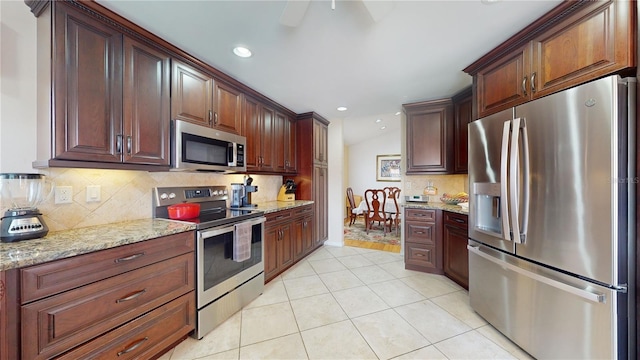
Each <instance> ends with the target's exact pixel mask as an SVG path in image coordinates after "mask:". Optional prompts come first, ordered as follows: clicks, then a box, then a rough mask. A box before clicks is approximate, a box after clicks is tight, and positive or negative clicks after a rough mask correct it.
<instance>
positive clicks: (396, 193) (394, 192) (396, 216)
mask: <svg viewBox="0 0 640 360" xmlns="http://www.w3.org/2000/svg"><path fill="white" fill-rule="evenodd" d="M382 190H383V191H384V193H385V196H386V198H387V201H392V202H393V204H394V205H395V208H396V211H395V213H393V214H390V215H391V216H390V217H391V218H392V224H393V225H395V227H396V235H398V234H399V231H400V216H401V212H400V205H399V203H400V188H399V187H394V186H387V187H385V188H384V189H382Z"/></svg>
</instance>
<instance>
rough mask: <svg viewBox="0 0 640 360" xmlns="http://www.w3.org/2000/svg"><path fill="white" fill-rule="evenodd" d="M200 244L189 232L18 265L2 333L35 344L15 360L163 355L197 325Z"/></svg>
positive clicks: (27, 345) (13, 273)
mask: <svg viewBox="0 0 640 360" xmlns="http://www.w3.org/2000/svg"><path fill="white" fill-rule="evenodd" d="M194 247H195V242H194V234H193V232H185V233H180V234H175V235H169V236H164V237H160V238H157V239H151V240H147V241H142V242H139V243H134V244H130V245H124V246H120V247H116V248H111V249H107V250H101V251H96V252H93V253H89V254H84V255H79V256H74V257H70V258H65V259H62V260H56V261H51V262H48V263H43V264H38V265H34V266H30V267H25V268H20V269H15V270H11V271H10V274H11V275H10V278H11V279H9V280H11V281H13V282H15V283H17V284H19V288H21V290H20V294H18V292H17V291H11V292H9V293H8V294H7V296H9V297H11V298H15V299H16V300H15V301H6V302H3V303H4V304H9V305H10V306H11V307H12V309H8V312H11V313H14V312H15V313H18V314H20V315H19V318H18V319H13V320H12V321H11V322H10V323H3V324H1V325H2V328H3V329H2V331H6V332H7V333H9V332H12V333H13V332H15V333H17V334H20V338H22V339H23V340H25V339H31V341H21V342H20V346H19V354H18V353H17V349H16V350H14V351H16V352H15V353H10V356H9V357H8V358H22V359H49V358H53V357H61V358H64V359H79V358H92V359H93V358H99V359H102V358H107V357H109V358H115V357H117V358H119V359H132V358H153V357H157V356H159V355H161V354H162V353H163V352H164V351H166V350H167V349H168V348H170V347H171V346H174V345H175V344H176V343H177V342H179V341H181V340H182V339H184V338H186V337H187V336H188V334H189V333H190V332H191V331H192V330H193V329H194V328H195V293H194V289H195V279H194V268H195V265H194V261H195V256H194ZM0 298H1V296H0ZM6 300H8V299H6ZM3 310H4V309H3ZM11 341H13V340H10V341H9V343H11ZM2 345H3V346H4V345H7V344H6V343H5V341H4V340H3V342H2ZM9 345H10V344H9ZM5 350H6V349H5ZM0 353H2V354H3V355H5V354H6V352H5V351H1V352H0Z"/></svg>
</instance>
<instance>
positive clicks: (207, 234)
mask: <svg viewBox="0 0 640 360" xmlns="http://www.w3.org/2000/svg"><path fill="white" fill-rule="evenodd" d="M265 221H267V218H265V217H264V216H261V217H258V218H253V219H250V220H245V221H241V222H239V223H238V224H244V223H250V224H251V226H253V225H258V224H261V223H263V222H265ZM234 230H235V224H231V225H230V226H225V227H220V228H213V229H211V230H204V231H198V240H200V239H206V238H210V237H214V236H218V235H220V234H225V233H228V232H233V231H234Z"/></svg>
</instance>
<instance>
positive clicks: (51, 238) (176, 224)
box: [0, 219, 195, 271]
mask: <svg viewBox="0 0 640 360" xmlns="http://www.w3.org/2000/svg"><path fill="white" fill-rule="evenodd" d="M194 229H195V225H194V224H191V223H187V222H182V221H173V220H165V219H142V220H132V221H124V222H118V223H113V224H107V225H98V226H91V227H86V228H79V229H72V230H65V231H57V232H49V234H47V236H45V237H44V238H40V239H31V240H23V241H17V242H12V243H0V271H3V270H9V269H14V268H19V267H24V266H29V265H35V264H40V263H44V262H47V261H52V260H58V259H64V258H68V257H72V256H75V255H81V254H86V253H90V252H94V251H98V250H104V249H109V248H113V247H116V246H121V245H127V244H132V243H136V242H140V241H144V240H149V239H153V238H157V237H161V236H166V235H172V234H177V233H181V232H185V231H190V230H194Z"/></svg>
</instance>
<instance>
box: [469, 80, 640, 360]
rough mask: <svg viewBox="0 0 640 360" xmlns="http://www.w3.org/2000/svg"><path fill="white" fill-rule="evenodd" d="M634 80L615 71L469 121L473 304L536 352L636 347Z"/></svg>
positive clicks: (622, 351)
mask: <svg viewBox="0 0 640 360" xmlns="http://www.w3.org/2000/svg"><path fill="white" fill-rule="evenodd" d="M636 88H637V86H636V82H635V80H634V79H632V78H627V79H621V78H620V77H619V76H610V77H606V78H602V79H599V80H595V81H592V82H590V83H587V84H583V85H580V86H578V87H575V88H571V89H568V90H565V91H563V92H560V93H556V94H553V95H549V96H546V97H543V98H540V99H537V100H534V101H531V102H528V103H526V104H523V105H520V106H517V107H515V108H512V109H509V110H505V111H502V112H500V113H497V114H494V115H490V116H488V117H486V118H483V119H479V120H477V121H474V122H472V123H471V124H469V189H470V192H471V195H470V199H469V201H470V204H469V207H470V211H469V244H468V247H467V248H468V250H469V298H470V303H471V306H472V307H473V309H474V310H475V311H477V312H478V313H479V314H480V315H481V316H482V317H484V318H485V319H486V320H487V321H488V322H489V323H491V324H492V325H493V326H494V327H495V328H497V329H498V330H499V331H500V332H502V333H503V334H505V335H506V336H507V337H509V338H510V339H511V340H513V341H514V342H515V343H516V344H518V345H519V346H520V347H521V348H523V349H524V350H525V351H527V352H528V353H530V354H531V355H533V356H534V357H537V358H541V359H548V358H558V359H613V358H627V356H628V355H629V356H632V357H633V356H634V355H633V354H635V346H636V344H635V320H634V319H635V301H634V298H635V294H634V291H635V288H634V285H633V284H635V279H634V272H635V259H634V257H635V256H634V254H635V245H634V244H635V241H636V234H635V205H636V202H635V198H636V196H635V188H636V186H637V182H638V178H637V177H636V174H635V166H636V157H635V149H636V143H635V141H636V139H635V133H636V130H635V119H636V114H635V111H636V103H635V92H636ZM629 284H631V285H629Z"/></svg>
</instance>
